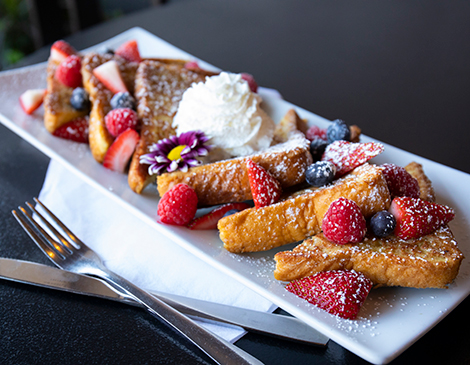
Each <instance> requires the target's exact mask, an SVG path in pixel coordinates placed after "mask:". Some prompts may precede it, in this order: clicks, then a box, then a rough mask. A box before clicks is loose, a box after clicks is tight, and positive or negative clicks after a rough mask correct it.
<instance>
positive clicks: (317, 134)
mask: <svg viewBox="0 0 470 365" xmlns="http://www.w3.org/2000/svg"><path fill="white" fill-rule="evenodd" d="M305 137H307V139H308V140H309V141H313V140H314V139H317V138H320V139H322V140H324V141H326V128H320V127H319V126H317V125H312V126H311V127H310V128H309V129H307V132H305Z"/></svg>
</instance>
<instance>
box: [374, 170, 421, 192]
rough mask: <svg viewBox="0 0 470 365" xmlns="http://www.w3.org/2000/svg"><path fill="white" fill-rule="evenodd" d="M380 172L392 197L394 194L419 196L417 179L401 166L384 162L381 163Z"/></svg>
mask: <svg viewBox="0 0 470 365" xmlns="http://www.w3.org/2000/svg"><path fill="white" fill-rule="evenodd" d="M382 173H383V175H384V177H385V180H387V185H388V189H389V190H390V195H391V196H392V198H393V197H396V196H409V197H411V198H419V192H420V190H419V184H418V180H416V179H415V178H414V177H413V176H411V175H410V174H409V173H408V171H406V170H405V169H404V168H403V167H401V166H398V165H395V164H392V163H386V164H383V165H382Z"/></svg>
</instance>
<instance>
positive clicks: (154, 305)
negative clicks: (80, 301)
mask: <svg viewBox="0 0 470 365" xmlns="http://www.w3.org/2000/svg"><path fill="white" fill-rule="evenodd" d="M34 201H35V202H36V203H37V204H38V205H39V206H40V207H41V208H42V210H44V212H46V213H47V215H48V216H49V218H50V219H51V220H52V221H53V222H54V223H55V224H56V225H57V226H58V227H59V228H60V230H61V231H62V232H63V233H64V234H65V237H64V235H62V234H61V233H60V232H59V231H58V230H57V229H56V228H55V227H54V225H52V224H51V223H50V222H49V220H47V219H46V218H45V217H44V216H43V215H42V214H41V213H40V212H39V211H38V210H37V209H36V208H35V207H34V206H33V205H32V204H30V203H28V202H26V204H27V206H28V207H29V208H30V209H31V211H32V212H34V213H35V214H36V215H37V217H39V218H40V220H41V221H42V223H43V224H44V226H45V227H47V228H48V230H49V232H50V233H52V235H53V236H55V237H56V239H54V238H53V237H52V236H51V234H50V233H48V232H47V231H46V230H45V229H44V228H43V227H42V226H41V225H40V224H39V223H38V222H37V221H36V220H35V219H34V218H33V217H32V215H31V214H30V213H29V212H28V211H27V210H26V209H24V208H23V207H18V209H19V211H20V212H21V213H18V212H17V211H15V210H13V211H12V214H13V215H14V216H15V218H16V219H17V220H18V222H19V223H20V225H21V226H22V227H23V229H24V230H25V231H26V232H27V233H28V235H29V236H30V237H31V238H32V240H33V241H34V242H35V243H36V245H37V246H38V247H39V248H40V249H41V250H42V251H43V252H44V253H45V254H46V256H47V257H49V259H50V260H51V261H52V262H53V263H54V264H56V265H57V266H58V267H59V268H61V269H64V270H68V271H72V272H75V273H79V274H85V275H89V276H94V277H98V278H100V279H102V280H104V281H106V282H107V283H108V284H109V285H110V286H112V287H113V288H114V289H115V290H116V291H118V292H119V291H124V292H125V293H127V294H128V295H130V296H131V297H132V298H134V299H135V300H136V301H138V302H139V303H141V304H142V305H143V306H145V307H146V308H147V309H148V311H149V312H150V313H151V314H153V315H154V316H156V317H159V318H161V319H163V320H165V321H166V322H167V323H168V324H170V325H171V326H172V327H173V328H175V329H176V330H177V331H178V332H179V333H181V334H182V335H183V336H185V337H186V338H188V339H189V340H190V341H191V342H192V343H194V344H195V345H196V346H198V347H199V348H200V349H201V350H202V351H203V352H205V353H206V354H207V355H208V356H209V357H210V358H212V359H213V360H214V361H215V362H217V363H219V364H234V365H235V364H236V365H238V364H262V363H261V362H260V361H259V360H258V359H256V358H254V357H253V356H251V355H250V354H248V353H246V352H245V351H243V350H242V349H240V348H238V347H237V346H235V345H233V344H231V343H230V342H228V341H226V340H224V339H222V338H220V337H218V336H217V335H215V334H213V333H211V332H209V331H207V330H206V329H204V328H202V327H201V326H199V325H198V324H196V323H195V322H194V321H192V320H191V319H189V318H188V317H186V316H185V315H183V314H181V313H180V312H178V311H177V310H176V309H174V308H172V307H171V306H169V305H168V304H166V303H164V302H163V301H161V300H160V299H158V298H155V297H154V296H152V295H151V294H149V293H147V292H146V291H144V290H142V289H140V288H139V287H137V286H136V285H134V284H132V283H131V282H129V281H128V280H126V279H124V278H123V277H121V276H119V275H117V274H116V273H114V272H112V271H111V270H109V269H108V268H106V266H105V265H104V263H103V261H102V260H101V258H100V257H99V256H98V255H97V254H96V253H95V252H94V251H93V250H92V249H90V248H89V247H88V246H87V245H85V244H84V243H83V242H82V241H80V239H79V238H78V237H76V236H75V235H74V234H73V233H72V232H71V231H70V230H69V229H68V228H67V227H66V226H65V225H64V224H63V223H62V222H61V221H60V220H59V219H58V218H57V217H56V216H55V215H54V214H53V213H52V212H51V211H50V210H49V209H48V208H47V207H46V206H44V205H43V204H42V203H41V202H40V201H39V200H38V199H36V198H34Z"/></svg>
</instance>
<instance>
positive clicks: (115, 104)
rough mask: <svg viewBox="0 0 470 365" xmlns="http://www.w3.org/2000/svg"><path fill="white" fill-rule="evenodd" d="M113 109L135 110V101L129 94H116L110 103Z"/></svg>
mask: <svg viewBox="0 0 470 365" xmlns="http://www.w3.org/2000/svg"><path fill="white" fill-rule="evenodd" d="M110 104H111V108H113V109H118V108H129V109H132V110H135V99H134V97H133V96H132V95H131V94H130V93H128V92H118V93H117V94H114V96H113V97H112V98H111V101H110Z"/></svg>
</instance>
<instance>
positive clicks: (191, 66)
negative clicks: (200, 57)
mask: <svg viewBox="0 0 470 365" xmlns="http://www.w3.org/2000/svg"><path fill="white" fill-rule="evenodd" d="M184 68H186V69H188V70H192V71H198V70H200V69H201V68H200V67H199V64H198V63H197V61H188V62H186V63H185V64H184Z"/></svg>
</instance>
